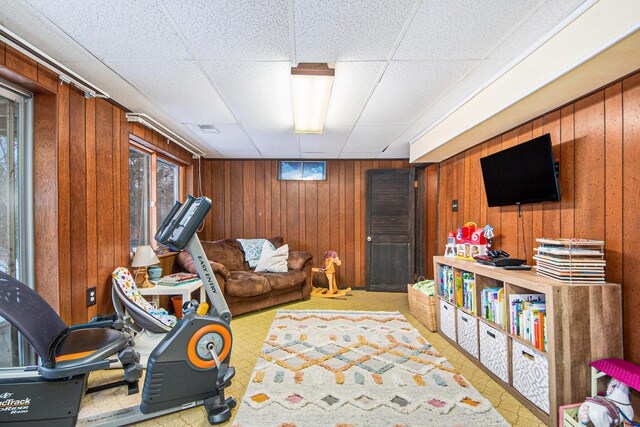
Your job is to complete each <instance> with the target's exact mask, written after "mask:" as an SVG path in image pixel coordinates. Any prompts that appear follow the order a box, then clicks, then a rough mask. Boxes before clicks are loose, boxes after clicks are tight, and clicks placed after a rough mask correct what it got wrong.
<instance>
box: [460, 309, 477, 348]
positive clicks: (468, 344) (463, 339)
mask: <svg viewBox="0 0 640 427" xmlns="http://www.w3.org/2000/svg"><path fill="white" fill-rule="evenodd" d="M458 344H460V347H462V348H464V349H465V350H467V351H468V352H469V354H471V355H472V356H473V357H475V358H476V359H477V358H478V319H476V318H475V317H474V316H470V315H468V314H467V313H465V312H464V311H462V310H458Z"/></svg>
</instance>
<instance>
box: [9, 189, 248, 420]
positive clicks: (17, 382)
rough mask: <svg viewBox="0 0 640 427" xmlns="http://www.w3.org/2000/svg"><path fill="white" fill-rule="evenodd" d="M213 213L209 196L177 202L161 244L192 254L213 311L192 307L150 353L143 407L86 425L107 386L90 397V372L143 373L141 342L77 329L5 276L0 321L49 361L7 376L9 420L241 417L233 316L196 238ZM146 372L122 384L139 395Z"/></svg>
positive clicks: (89, 327) (104, 326)
mask: <svg viewBox="0 0 640 427" xmlns="http://www.w3.org/2000/svg"><path fill="white" fill-rule="evenodd" d="M210 209H211V200H209V199H208V198H206V197H200V198H197V199H196V198H194V197H192V196H188V198H187V201H186V202H185V203H184V205H181V204H180V203H178V202H176V204H175V205H174V207H173V208H172V209H171V212H170V213H169V215H167V217H166V218H165V219H164V221H163V222H162V224H161V226H160V228H159V230H158V232H157V234H156V240H157V241H158V242H160V243H162V244H164V245H166V246H169V247H170V248H172V249H174V250H182V249H184V248H186V249H187V250H188V251H189V252H190V253H191V256H192V257H193V259H194V261H195V264H196V268H197V271H198V274H199V276H200V278H201V279H202V281H203V282H204V286H205V290H206V292H207V295H208V296H209V300H210V302H211V309H210V310H209V312H208V313H207V314H205V315H199V314H197V313H196V310H197V308H198V305H199V304H198V302H197V301H195V300H192V301H189V302H185V304H184V306H183V312H184V316H183V318H182V319H181V320H180V321H179V322H178V323H177V324H176V325H175V326H174V327H173V329H172V330H171V331H169V332H168V333H167V334H166V336H165V337H164V338H163V339H162V341H160V343H159V344H158V345H157V347H156V348H155V349H154V350H153V351H152V353H151V355H150V356H149V361H148V363H147V373H146V377H145V381H144V386H143V390H142V401H141V404H140V405H139V406H133V407H129V408H123V409H119V410H116V411H113V412H110V413H106V414H100V415H96V416H91V417H88V418H85V419H80V420H77V415H78V412H79V407H80V403H81V401H82V397H83V395H84V394H85V391H88V392H90V391H99V390H101V389H104V388H105V387H104V386H100V387H96V388H95V389H94V390H92V389H89V390H87V389H86V384H87V378H88V375H89V373H91V372H93V371H97V370H101V369H106V368H108V367H109V366H110V365H111V364H113V363H116V362H117V361H118V360H117V358H115V356H116V355H118V356H119V357H120V359H121V361H122V363H123V365H126V366H125V374H126V373H127V368H128V369H129V370H134V371H136V372H137V371H141V369H140V368H138V367H139V364H137V361H138V360H139V355H137V354H136V352H135V351H134V350H133V340H131V339H130V336H129V335H128V334H127V332H125V331H121V330H117V329H114V325H117V326H119V327H121V326H122V322H115V323H113V322H99V323H93V324H92V323H88V324H86V325H75V326H71V327H67V326H66V325H65V324H64V322H62V320H61V319H60V317H59V316H58V315H57V314H56V313H55V311H54V310H53V309H52V308H51V306H49V305H48V304H47V303H46V301H44V299H42V298H41V297H40V296H39V295H37V294H36V293H35V292H34V291H33V290H32V289H30V288H29V287H27V286H25V285H24V284H22V283H20V282H19V281H17V280H15V279H13V278H12V277H10V276H8V275H6V274H4V273H0V316H2V317H4V318H5V319H6V320H7V321H8V322H9V323H11V324H12V325H13V326H14V327H15V328H16V329H17V330H18V331H20V332H21V333H22V334H23V335H24V336H25V338H26V339H27V340H28V341H29V343H30V344H31V345H32V347H33V348H34V349H35V351H36V352H37V353H38V355H39V356H40V359H41V361H42V364H41V365H40V366H37V367H26V368H8V369H0V423H4V422H10V423H12V424H15V425H20V424H24V425H51V424H52V423H53V424H56V425H75V424H76V421H78V425H109V426H119V425H124V424H131V423H135V422H139V421H142V420H145V419H149V418H154V417H158V416H161V415H165V414H169V413H172V412H176V411H180V410H183V409H187V408H191V407H194V406H197V405H201V404H204V406H205V409H206V410H207V415H208V419H209V422H210V423H211V424H217V423H222V422H225V421H227V420H228V419H229V418H230V417H231V409H232V408H234V407H235V406H236V404H237V401H236V399H234V398H232V397H229V398H226V397H225V392H224V389H225V388H226V387H228V386H229V385H230V384H231V379H232V378H233V376H234V375H235V370H234V368H233V367H231V366H229V360H230V358H231V348H232V345H233V338H232V333H231V329H230V327H229V323H230V321H231V313H230V311H229V307H228V306H227V304H226V302H225V300H224V298H223V296H222V293H221V291H220V287H219V286H218V283H217V281H216V278H215V276H214V274H213V271H212V269H211V266H210V264H209V262H208V260H207V258H206V255H205V253H204V250H203V249H202V245H201V244H200V240H199V239H198V236H197V234H196V230H197V228H198V226H199V225H200V223H201V222H202V220H203V219H204V217H205V216H206V215H207V213H208V212H209V210H210ZM131 367H135V369H133V368H131ZM139 374H140V372H138V374H137V375H133V376H132V375H129V378H127V377H126V375H125V381H122V382H118V383H114V384H113V385H114V386H115V385H123V384H126V385H128V386H129V392H130V393H132V392H137V380H138V378H139V377H140V375H139ZM7 409H8V410H7Z"/></svg>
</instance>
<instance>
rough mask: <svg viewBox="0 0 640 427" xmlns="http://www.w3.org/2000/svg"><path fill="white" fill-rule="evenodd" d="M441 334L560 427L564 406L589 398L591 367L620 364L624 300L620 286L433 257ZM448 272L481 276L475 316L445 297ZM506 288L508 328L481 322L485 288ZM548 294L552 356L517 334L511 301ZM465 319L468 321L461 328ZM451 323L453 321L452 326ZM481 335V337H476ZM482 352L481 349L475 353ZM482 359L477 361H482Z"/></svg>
mask: <svg viewBox="0 0 640 427" xmlns="http://www.w3.org/2000/svg"><path fill="white" fill-rule="evenodd" d="M433 263H434V273H435V275H436V281H437V283H436V289H437V292H438V297H439V298H438V304H437V315H438V332H439V333H440V334H441V335H442V336H443V337H444V338H445V339H447V340H448V341H449V342H451V343H452V344H453V345H454V346H455V347H456V348H458V349H459V350H460V351H462V352H463V353H464V354H465V355H466V356H467V357H468V358H469V359H471V360H472V361H473V362H474V363H476V365H478V366H479V367H480V368H481V369H482V370H483V371H485V372H486V373H487V374H489V375H490V376H491V377H492V378H493V379H495V380H496V381H497V382H498V383H499V384H501V385H502V386H503V387H504V388H505V389H507V390H508V391H509V392H510V393H511V394H512V395H513V396H515V397H516V398H517V399H518V400H519V401H520V402H522V403H523V404H524V405H525V406H526V407H527V408H529V409H530V410H531V411H532V412H533V413H534V414H535V415H536V416H537V417H538V418H539V419H540V420H542V421H543V422H544V423H545V424H547V425H552V426H556V425H558V407H559V406H561V405H566V404H569V403H575V402H580V401H582V400H583V399H584V398H585V396H588V395H589V393H590V371H589V362H591V361H593V360H598V359H604V358H611V357H615V358H622V295H621V288H620V285H619V284H615V283H601V284H572V285H568V284H563V283H559V282H557V281H554V280H552V279H550V278H547V277H544V276H540V275H537V274H536V272H535V270H530V271H514V270H511V271H509V270H503V269H501V268H495V267H489V266H485V265H481V264H478V263H475V262H470V261H466V260H461V259H457V258H448V257H442V256H439V257H434V258H433ZM443 266H448V267H450V268H453V272H454V276H455V273H456V272H460V271H464V272H469V273H473V274H474V275H475V295H474V296H475V298H476V300H475V301H476V302H475V308H476V309H475V310H474V311H473V312H472V311H470V310H466V309H464V308H463V307H458V304H457V301H456V300H457V298H454V301H448V300H447V299H445V298H443V297H442V295H441V294H440V292H441V289H440V283H439V272H440V269H441V268H442V267H443ZM487 287H504V289H505V307H504V308H505V310H506V313H507V314H506V316H505V317H506V319H505V324H504V325H502V326H500V325H498V324H496V323H495V322H491V321H489V320H486V319H482V310H481V307H479V302H480V296H481V292H482V289H485V288H487ZM513 294H543V295H544V299H545V304H546V323H547V351H541V350H539V349H537V348H536V347H535V345H534V344H533V343H531V342H528V341H527V340H525V339H523V338H521V337H519V336H516V335H513V334H511V333H510V331H511V316H510V315H509V309H510V307H509V297H508V296H509V295H513ZM458 318H462V319H463V320H464V322H459V321H458ZM452 322H453V323H452ZM474 334H475V336H474ZM475 346H477V348H476V347H475ZM476 354H477V356H476Z"/></svg>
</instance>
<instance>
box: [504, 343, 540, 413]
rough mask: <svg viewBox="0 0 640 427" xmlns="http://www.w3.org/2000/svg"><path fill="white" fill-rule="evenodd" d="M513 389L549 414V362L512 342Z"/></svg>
mask: <svg viewBox="0 0 640 427" xmlns="http://www.w3.org/2000/svg"><path fill="white" fill-rule="evenodd" d="M512 341H513V342H512V347H511V359H512V367H513V370H512V372H511V375H512V377H513V387H514V388H515V389H516V390H518V391H519V392H520V393H522V395H523V396H524V397H526V398H527V399H529V400H530V401H531V403H533V404H534V405H536V406H537V407H538V408H540V409H542V410H543V411H544V412H546V413H547V414H548V413H549V362H548V360H547V356H545V355H544V354H542V353H539V352H537V351H535V350H533V349H531V348H530V347H527V346H525V345H524V344H521V343H520V342H518V341H517V340H515V339H514V340H512Z"/></svg>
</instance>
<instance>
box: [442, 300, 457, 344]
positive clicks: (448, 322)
mask: <svg viewBox="0 0 640 427" xmlns="http://www.w3.org/2000/svg"><path fill="white" fill-rule="evenodd" d="M440 330H441V331H442V333H443V334H445V335H446V336H448V337H449V338H451V339H452V340H453V341H456V308H455V307H454V306H453V305H451V304H449V303H447V302H444V301H443V300H440Z"/></svg>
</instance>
